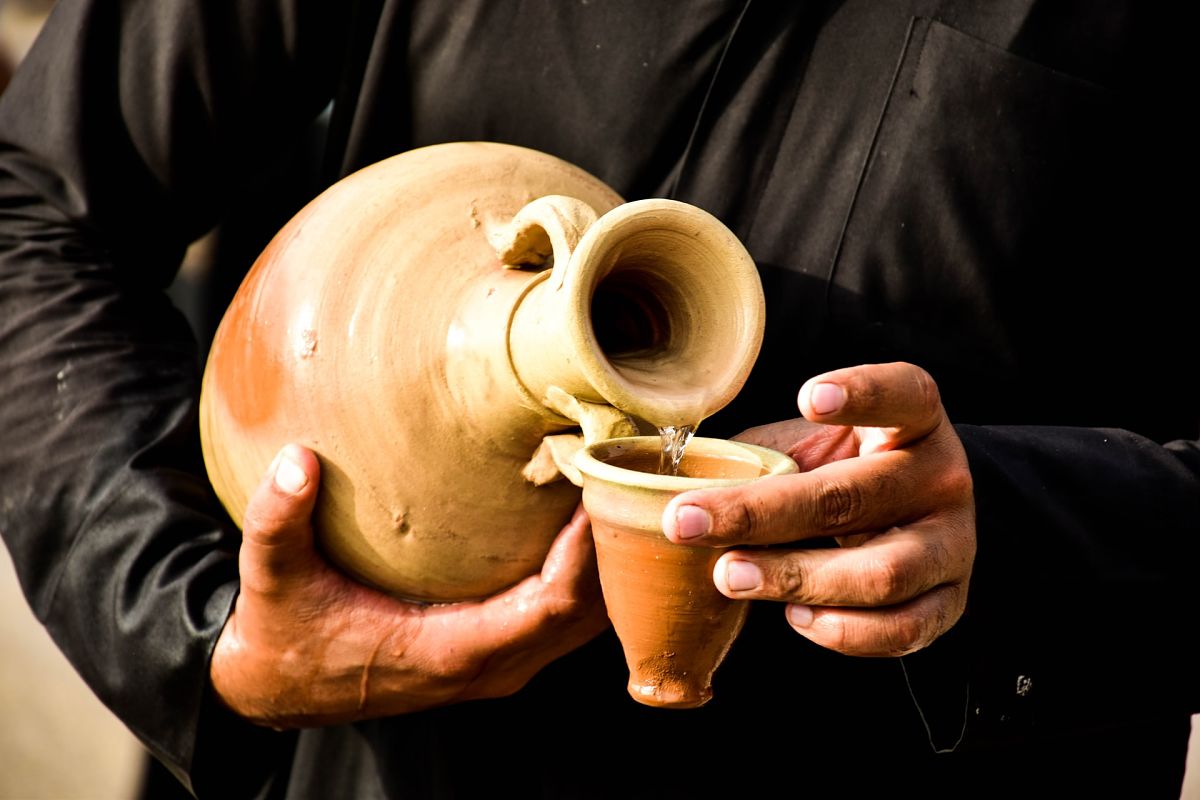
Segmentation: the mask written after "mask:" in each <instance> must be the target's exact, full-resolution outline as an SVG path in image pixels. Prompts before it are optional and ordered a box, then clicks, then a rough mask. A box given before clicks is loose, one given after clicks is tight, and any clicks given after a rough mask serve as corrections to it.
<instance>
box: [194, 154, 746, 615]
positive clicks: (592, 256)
mask: <svg viewBox="0 0 1200 800" xmlns="http://www.w3.org/2000/svg"><path fill="white" fill-rule="evenodd" d="M601 215H602V216H601ZM762 327H763V298H762V288H761V285H760V283H759V280H758V276H757V273H756V271H755V268H754V265H753V263H752V262H751V260H750V258H749V256H748V255H747V254H746V252H745V250H744V248H742V246H741V244H740V243H739V242H738V241H737V239H736V238H735V237H734V236H733V235H732V234H731V233H730V232H729V231H728V229H726V228H725V227H724V226H723V225H722V224H721V223H720V222H718V221H717V220H716V219H714V218H713V217H711V216H710V215H708V214H706V213H704V212H703V211H700V210H699V209H696V208H694V207H692V206H688V205H685V204H682V203H677V202H672V201H667V200H644V201H639V202H634V203H628V204H622V203H621V198H620V197H618V196H617V195H616V193H614V192H613V191H612V190H611V189H609V188H608V187H607V186H605V185H604V184H603V183H601V182H600V181H598V180H596V179H595V178H593V177H591V176H590V175H588V174H587V173H585V172H583V171H582V170H580V169H578V168H576V167H573V166H571V165H570V164H567V163H565V162H563V161H560V160H558V159H556V158H553V157H551V156H548V155H545V154H543V153H538V152H535V151H531V150H526V149H523V148H518V147H512V146H508V145H500V144H491V143H479V142H475V143H454V144H445V145H437V146H433V147H427V148H422V149H419V150H414V151H411V152H408V153H404V154H401V155H398V156H395V157H393V158H390V159H387V160H385V161H382V162H380V163H378V164H375V165H373V166H371V167H368V168H366V169H364V170H362V171H360V172H358V173H355V174H354V175H351V176H349V177H348V178H346V179H344V180H342V181H340V182H339V183H337V184H336V185H334V186H333V187H331V188H330V189H328V190H327V191H326V192H324V193H323V194H322V195H321V196H320V197H318V198H316V199H315V200H314V201H313V202H312V203H310V204H309V205H308V206H307V207H306V208H304V209H303V210H302V211H301V212H300V213H299V214H298V215H297V216H296V217H295V218H294V219H292V220H291V221H290V222H289V223H288V224H287V225H286V226H285V227H284V228H283V229H282V230H281V231H280V232H279V234H278V235H277V236H276V237H275V238H274V240H273V241H272V242H271V243H270V245H269V246H268V247H267V248H266V250H265V251H264V252H263V254H262V255H261V256H260V257H259V259H258V261H257V262H256V263H255V264H254V267H253V268H252V269H251V270H250V273H249V274H248V276H247V277H246V280H245V282H244V283H243V285H242V287H241V289H240V290H239V292H238V294H237V296H236V298H235V299H234V301H233V303H232V304H231V306H230V308H229V310H228V312H227V313H226V316H225V318H224V320H223V322H222V324H221V326H220V329H219V330H218V332H217V336H216V339H215V341H214V344H213V348H212V351H211V354H210V357H209V362H208V366H207V369H206V371H205V376H204V387H203V395H202V399H201V409H200V414H201V435H202V440H203V445H204V456H205V461H206V464H207V467H208V471H209V476H210V478H211V480H212V482H213V486H214V487H215V488H216V491H217V494H218V496H219V497H220V498H221V500H222V502H223V503H224V504H225V506H226V508H227V509H228V510H229V512H230V514H231V515H232V516H233V518H234V520H235V521H237V522H238V524H241V521H242V515H243V512H244V509H245V507H246V502H247V499H248V497H249V495H250V493H251V492H252V491H253V489H254V487H255V486H256V485H257V484H258V482H259V480H260V479H261V477H262V475H263V472H264V470H265V469H266V468H267V466H268V464H269V463H270V461H271V459H272V458H273V456H274V454H275V453H276V452H277V450H278V449H279V448H280V447H281V446H282V445H283V444H285V443H287V442H296V443H298V444H302V445H304V446H306V447H309V448H311V449H312V450H314V451H315V452H316V453H317V455H318V457H319V458H320V461H321V467H322V485H321V492H320V496H319V498H318V503H317V509H316V512H315V517H314V525H315V527H316V530H317V534H318V539H319V542H320V544H321V546H322V547H323V549H324V550H325V552H326V553H327V554H328V555H329V557H330V558H332V559H333V560H334V561H335V562H336V563H337V564H339V565H340V566H341V567H342V568H344V569H345V570H347V571H348V572H350V573H351V574H353V575H355V576H357V577H359V578H360V579H362V580H363V581H366V582H368V583H370V584H373V585H375V586H378V587H380V588H383V589H385V590H387V591H389V592H392V593H394V594H396V595H398V596H402V597H407V598H412V599H422V600H430V601H453V600H465V599H472V598H479V597H483V596H486V595H489V594H492V593H494V592H496V591H498V590H500V589H503V588H504V587H506V586H508V585H510V584H513V583H515V582H516V581H518V580H520V579H521V578H523V577H525V576H526V575H529V574H531V573H533V572H534V571H536V570H537V569H539V568H540V566H541V563H542V560H543V558H544V556H545V553H546V551H547V549H548V547H549V545H550V542H551V541H552V540H553V538H554V536H555V535H556V534H557V532H558V531H559V529H560V528H561V526H562V525H563V524H565V522H566V521H567V520H568V519H569V518H570V515H571V512H572V510H573V508H574V506H575V505H576V503H577V502H578V499H579V490H578V489H577V488H576V487H575V486H573V485H572V484H571V483H570V482H568V481H563V480H555V478H558V477H559V469H558V468H557V467H558V466H562V467H564V468H566V469H568V471H569V470H570V468H569V466H567V464H568V462H569V458H570V455H571V454H573V452H574V450H575V449H578V447H579V446H581V444H582V443H581V442H578V441H576V440H577V439H579V438H580V437H579V436H575V435H572V434H571V433H569V432H570V431H572V430H576V431H577V430H578V429H579V427H580V426H582V427H583V429H584V433H586V434H587V436H588V438H589V439H597V438H604V437H607V436H613V435H621V434H626V433H635V432H636V431H637V428H635V427H634V426H633V424H632V422H631V421H630V420H628V419H627V418H626V417H625V416H624V415H623V414H621V413H618V412H616V411H613V409H612V408H611V407H615V408H616V409H620V410H621V411H622V412H626V413H628V414H630V415H633V416H634V417H636V418H638V419H640V420H643V421H649V423H652V424H655V425H657V424H668V423H683V422H696V421H698V420H699V419H701V418H703V417H705V416H708V415H709V414H711V413H713V412H714V411H716V410H717V409H719V408H721V407H722V406H724V405H725V404H726V403H727V402H728V401H729V400H730V399H732V398H733V396H734V395H735V394H736V393H737V391H738V390H739V389H740V388H741V386H742V384H743V382H744V381H745V378H746V376H747V374H748V373H749V370H750V367H751V365H752V364H753V362H754V359H755V358H756V356H757V353H758V348H759V344H760V342H761V337H762ZM543 440H545V442H544V441H543Z"/></svg>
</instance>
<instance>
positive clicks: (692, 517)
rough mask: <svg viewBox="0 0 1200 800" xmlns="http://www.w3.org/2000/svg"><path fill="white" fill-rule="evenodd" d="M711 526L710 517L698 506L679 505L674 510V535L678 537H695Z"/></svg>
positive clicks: (701, 534)
mask: <svg viewBox="0 0 1200 800" xmlns="http://www.w3.org/2000/svg"><path fill="white" fill-rule="evenodd" d="M710 528H712V517H710V516H709V515H708V512H707V511H705V510H704V509H703V508H700V507H698V506H680V507H679V508H678V509H676V511H675V536H676V537H677V538H679V539H695V538H696V537H698V536H703V535H704V534H706V533H708V531H709V529H710Z"/></svg>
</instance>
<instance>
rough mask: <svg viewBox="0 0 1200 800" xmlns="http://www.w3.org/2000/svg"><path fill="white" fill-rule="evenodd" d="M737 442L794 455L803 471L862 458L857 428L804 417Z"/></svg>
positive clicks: (765, 427) (747, 433) (746, 433)
mask: <svg viewBox="0 0 1200 800" xmlns="http://www.w3.org/2000/svg"><path fill="white" fill-rule="evenodd" d="M733 440H734V441H736V442H748V443H749V444H756V445H759V446H760V447H769V448H771V449H772V450H778V451H779V452H781V453H784V454H786V455H788V456H790V457H791V458H792V460H794V461H795V462H796V465H797V466H798V467H799V468H800V471H801V472H807V471H808V470H810V469H815V468H817V467H819V466H821V465H822V464H828V463H829V462H830V461H838V460H840V459H843V458H850V457H852V456H856V455H858V441H857V439H856V438H855V436H854V430H853V428H848V427H843V426H840V425H818V424H817V423H815V422H809V421H808V420H806V419H803V418H799V419H789V420H784V421H783V422H775V423H772V424H770V425H760V426H759V427H757V428H750V429H749V430H746V431H743V432H742V433H739V434H738V435H737V436H734V437H733Z"/></svg>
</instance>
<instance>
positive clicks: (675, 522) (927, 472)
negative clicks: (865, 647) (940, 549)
mask: <svg viewBox="0 0 1200 800" xmlns="http://www.w3.org/2000/svg"><path fill="white" fill-rule="evenodd" d="M940 448H941V445H940V444H939V443H938V442H936V441H925V442H921V443H920V444H918V445H915V446H913V447H911V448H906V449H903V450H892V451H885V452H880V453H873V454H871V455H869V456H866V457H862V458H849V459H845V460H842V461H835V462H833V463H831V464H825V465H824V466H821V467H818V468H816V469H813V470H810V471H808V472H802V473H799V474H795V475H779V476H773V477H769V478H763V479H761V480H756V481H752V482H750V483H746V484H742V485H740V486H732V487H727V488H721V489H701V490H696V491H691V492H685V493H683V494H680V495H679V496H678V497H675V498H673V499H672V500H671V502H670V503H668V504H667V507H666V508H665V509H664V511H663V518H662V525H663V532H664V533H665V534H666V536H667V538H668V539H670V540H671V541H673V542H676V543H679V544H691V545H700V546H704V547H727V546H731V545H737V544H780V543H784V542H793V541H798V540H801V539H809V538H813V537H816V536H831V535H838V534H844V533H858V532H862V531H869V530H880V529H886V528H889V527H891V526H893V525H896V524H903V523H905V522H909V521H912V520H915V519H918V518H920V517H922V516H924V515H925V514H926V513H928V512H930V511H932V510H933V509H935V508H937V507H939V506H941V505H944V504H949V503H956V502H965V498H968V497H969V496H970V492H971V487H970V473H969V472H968V471H967V470H965V469H953V470H946V469H944V468H943V467H944V466H945V464H944V461H943V460H942V459H941V458H937V457H930V456H931V455H936V454H937V453H938V452H939V449H940Z"/></svg>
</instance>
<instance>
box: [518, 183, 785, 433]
mask: <svg viewBox="0 0 1200 800" xmlns="http://www.w3.org/2000/svg"><path fill="white" fill-rule="evenodd" d="M535 206H536V208H534V207H535ZM579 206H583V208H582V209H581V208H579ZM531 208H532V209H533V211H530V209H531ZM527 212H529V213H527ZM588 212H590V209H588V208H587V207H586V205H584V204H582V203H580V202H579V201H577V200H572V199H571V198H562V197H553V198H540V199H539V200H535V201H534V202H533V203H531V204H530V205H529V206H526V208H525V209H523V210H522V212H521V213H520V214H518V215H517V217H516V218H514V222H513V225H512V226H511V228H510V230H509V231H508V232H507V233H506V236H507V239H508V241H509V242H510V243H511V244H512V247H510V248H509V251H508V252H507V253H506V254H504V255H502V259H506V260H507V258H517V257H521V258H526V259H536V258H537V257H543V258H545V257H548V258H549V260H551V261H552V267H551V268H550V269H548V270H546V271H544V272H543V273H542V274H540V275H539V276H537V278H536V279H535V280H534V281H533V282H532V283H531V284H530V286H529V287H528V289H527V290H526V291H525V293H524V295H523V297H522V298H521V300H520V302H519V304H518V306H517V308H516V309H515V311H514V313H513V315H512V317H511V322H510V326H509V331H508V344H509V355H510V360H511V363H512V366H513V369H514V372H515V374H516V376H517V379H518V381H519V382H520V383H521V384H522V385H523V386H524V387H525V389H526V390H527V391H528V392H529V394H530V395H531V396H532V397H534V398H537V399H539V400H541V399H542V398H545V397H546V396H547V391H548V390H549V388H550V387H552V386H556V387H558V388H560V389H562V390H564V391H566V392H567V393H568V394H571V395H574V396H575V397H577V398H579V399H581V400H586V401H588V402H593V403H607V404H609V405H612V406H615V407H616V408H618V409H620V410H621V411H624V412H625V413H627V414H629V415H631V416H633V417H636V418H638V419H641V420H644V421H645V422H648V423H650V424H652V425H655V426H664V425H689V424H695V423H698V422H699V421H700V420H702V419H704V418H705V417H708V416H710V415H711V414H713V413H715V412H716V411H718V410H720V409H721V408H723V407H724V406H725V405H726V404H728V403H729V401H730V400H732V399H733V398H734V396H735V395H736V394H737V393H738V391H739V390H740V389H741V387H742V385H743V384H744V383H745V381H746V378H747V377H748V376H749V373H750V369H751V367H752V366H753V365H754V361H755V359H756V358H757V356H758V351H759V348H760V346H761V344H762V336H763V326H764V318H765V303H764V300H763V292H762V285H761V282H760V280H759V277H758V271H757V270H756V268H755V266H754V262H753V260H752V259H751V258H750V255H749V254H748V253H747V252H746V250H745V248H744V247H743V246H742V244H741V242H739V241H738V239H737V237H736V236H734V235H733V233H732V232H731V231H730V230H729V229H728V228H726V227H725V225H723V224H722V223H721V222H720V221H719V220H717V219H716V218H715V217H713V216H711V215H710V214H708V213H706V212H704V211H702V210H700V209H698V208H696V207H694V206H691V205H688V204H686V203H681V202H677V201H673V200H663V199H652V200H639V201H635V202H631V203H626V204H624V205H621V206H618V207H617V208H615V209H613V210H612V211H609V212H608V213H607V214H605V215H604V216H602V217H600V218H599V219H595V214H594V213H591V214H590V215H589V213H588ZM589 216H590V219H594V220H595V221H594V222H590V220H589ZM518 251H519V252H518ZM506 256H507V258H506Z"/></svg>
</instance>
